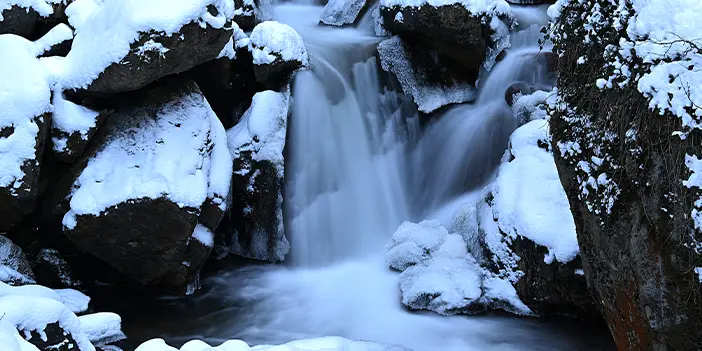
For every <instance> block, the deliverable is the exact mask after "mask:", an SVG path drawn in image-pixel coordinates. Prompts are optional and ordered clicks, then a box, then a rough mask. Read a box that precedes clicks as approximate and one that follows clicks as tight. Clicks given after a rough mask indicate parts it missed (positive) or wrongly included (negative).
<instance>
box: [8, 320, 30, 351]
mask: <svg viewBox="0 0 702 351" xmlns="http://www.w3.org/2000/svg"><path fill="white" fill-rule="evenodd" d="M0 350H3V351H39V349H37V348H36V347H35V346H34V345H32V344H30V343H29V342H28V341H26V340H24V338H23V337H22V336H20V335H19V333H18V332H17V328H15V326H14V325H12V323H10V322H7V321H3V320H1V319H0Z"/></svg>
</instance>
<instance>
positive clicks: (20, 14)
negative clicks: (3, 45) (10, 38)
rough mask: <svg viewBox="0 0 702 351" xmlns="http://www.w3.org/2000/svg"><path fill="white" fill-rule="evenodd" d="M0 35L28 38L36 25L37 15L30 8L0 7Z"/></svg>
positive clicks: (16, 6)
mask: <svg viewBox="0 0 702 351" xmlns="http://www.w3.org/2000/svg"><path fill="white" fill-rule="evenodd" d="M0 11H1V12H0V34H16V35H19V36H21V37H24V38H30V37H31V36H32V33H33V32H34V26H35V25H36V24H37V20H38V19H39V14H38V13H37V12H36V11H35V10H34V9H32V8H29V9H27V8H24V7H20V6H18V5H12V6H11V7H10V8H9V9H3V8H1V7H0Z"/></svg>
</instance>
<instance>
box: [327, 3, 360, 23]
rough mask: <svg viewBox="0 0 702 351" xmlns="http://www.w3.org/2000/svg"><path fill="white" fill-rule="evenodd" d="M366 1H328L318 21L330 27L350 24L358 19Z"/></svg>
mask: <svg viewBox="0 0 702 351" xmlns="http://www.w3.org/2000/svg"><path fill="white" fill-rule="evenodd" d="M364 6H366V0H330V1H329V2H327V4H326V5H325V6H324V12H322V15H321V17H320V19H319V20H320V21H321V22H322V23H324V24H328V25H330V26H343V25H346V24H352V23H354V22H355V21H356V18H358V14H359V13H361V10H362V9H363V7H364Z"/></svg>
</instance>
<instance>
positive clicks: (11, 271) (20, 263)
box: [0, 235, 35, 285]
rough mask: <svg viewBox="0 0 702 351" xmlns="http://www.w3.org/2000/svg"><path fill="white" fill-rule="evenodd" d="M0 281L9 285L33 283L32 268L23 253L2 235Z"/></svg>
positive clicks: (0, 236) (0, 244)
mask: <svg viewBox="0 0 702 351" xmlns="http://www.w3.org/2000/svg"><path fill="white" fill-rule="evenodd" d="M0 281H3V282H5V283H7V284H9V285H25V284H34V283H35V278H34V272H33V271H32V266H31V265H30V264H29V261H27V258H26V257H25V256H24V252H23V251H22V249H21V248H20V247H19V246H17V245H15V244H14V243H13V242H12V240H10V239H8V238H7V237H5V236H4V235H0Z"/></svg>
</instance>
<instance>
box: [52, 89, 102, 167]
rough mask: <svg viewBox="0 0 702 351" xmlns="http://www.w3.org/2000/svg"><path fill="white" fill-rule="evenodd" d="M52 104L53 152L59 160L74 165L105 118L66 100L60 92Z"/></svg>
mask: <svg viewBox="0 0 702 351" xmlns="http://www.w3.org/2000/svg"><path fill="white" fill-rule="evenodd" d="M52 102H53V106H54V115H53V119H52V125H51V143H52V145H53V147H52V150H53V152H54V154H55V155H56V157H57V158H58V159H59V160H61V161H64V162H67V163H73V162H75V160H76V159H77V158H78V157H80V155H82V154H83V151H84V150H85V148H86V147H87V145H88V141H89V140H90V139H91V138H92V136H93V135H94V134H95V133H96V132H97V130H98V128H99V126H100V125H101V124H102V121H103V120H104V117H105V116H104V115H101V113H100V112H98V111H93V110H91V109H89V108H87V107H85V106H81V105H78V104H75V103H73V102H71V101H69V100H66V99H65V98H64V96H63V94H62V93H60V92H55V93H54V97H53V101H52Z"/></svg>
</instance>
